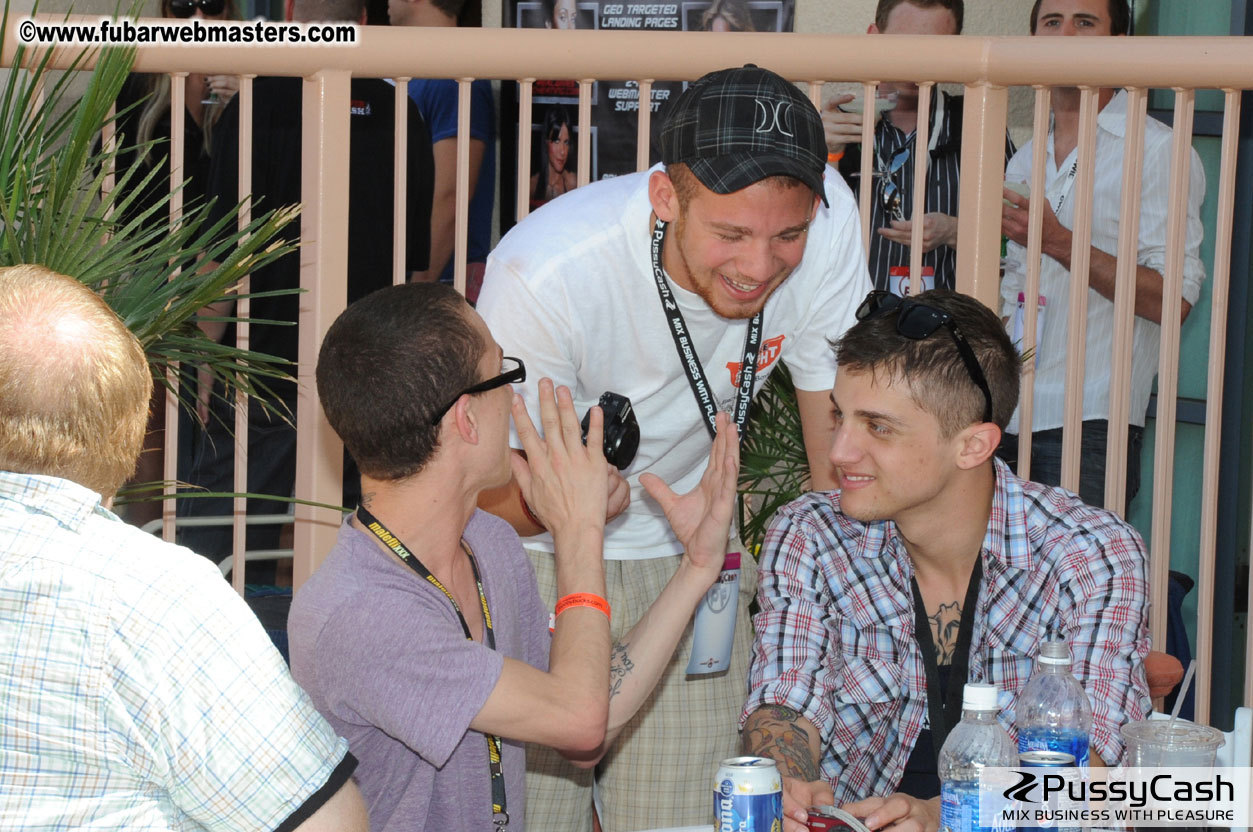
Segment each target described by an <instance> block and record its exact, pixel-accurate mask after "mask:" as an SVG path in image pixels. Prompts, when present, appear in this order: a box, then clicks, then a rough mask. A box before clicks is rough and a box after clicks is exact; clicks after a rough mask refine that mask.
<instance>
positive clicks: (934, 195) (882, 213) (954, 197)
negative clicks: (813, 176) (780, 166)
mask: <svg viewBox="0 0 1253 832" xmlns="http://www.w3.org/2000/svg"><path fill="white" fill-rule="evenodd" d="M963 101H964V98H963V96H960V95H951V94H949V93H947V92H943V91H941V92H940V93H939V94H938V95H934V96H932V98H931V130H930V138H929V140H928V142H927V144H928V147H929V148H930V151H931V157H930V159H929V160H928V162H927V190H926V209H925V211H924V212H923V213H933V212H939V213H942V214H948V215H949V216H953V217H955V216H957V206H958V200H959V197H960V192H959V188H958V180H959V178H960V170H961V130H962V106H963ZM914 136H915V134H914V133H912V132H911V133H909V134H906V133H905V132H904V131H902V130H900V129H898V128H897V127H896V126H895V125H893V124H892V122H891V121H890V120H889V119H888V118H887V115H886V114H884V115H883V116H882V117H881V118H880V119H879V121H878V123H876V124H875V151H876V159H875V160H873V161H872V162H871V166H870V169H871V170H872V171H883V170H885V169H889V168H890V166H891V164H892V160H893V158H894V157H895V158H898V159H899V158H900V157H899V156H898V155H897V154H898V152H899V153H904V152H905V151H902V148H906V147H907V148H908V159H907V160H906V161H905V163H904V164H902V165H900V167H899V168H898V169H897V170H896V172H895V173H893V174H891V175H890V176H887V175H879V176H873V177H872V178H873V180H874V185H873V187H874V191H873V192H872V193H871V196H870V248H869V251H867V262H868V263H869V266H870V278H871V280H873V281H874V287H875V288H876V289H879V290H881V291H896V290H897V288H898V287H895V286H893V285H892V284H893V283H894V282H896V281H892V280H891V279H890V271H891V269H892V268H893V267H902V268H905V269H908V267H909V246H904V245H901V244H900V243H895V242H892V241H891V240H889V239H887V238H886V237H883V236H882V235H880V234H877V233H875V231H876V229H879V228H884V227H886V226H889V225H891V221H892V219H893V217H892V216H891V215H890V214H889V213H888V211H887V209H886V208H885V207H884V204H883V189H884V187H885V185H886V184H887V182H888V181H889V179H890V181H891V182H892V183H893V184H894V185H895V186H896V188H897V189H899V191H900V206H901V215H902V216H903V217H904V218H905V219H910V218H912V217H913V215H914V164H915V161H916V160H915V158H914ZM1013 155H1014V145H1013V143H1012V142H1010V140H1009V136H1008V135H1007V136H1006V137H1005V159H1006V161H1008V160H1009V158H1010V157H1011V156H1013ZM839 169H840V174H841V175H842V176H843V177H844V178H845V180H847V181H848V183H849V185H850V187H852V189H853V192H854V193H855V194H858V195H859V196H860V190H859V189H860V180H861V175H860V171H861V150H860V145H856V144H851V145H849V146H848V148H847V149H846V151H845V154H844V158H843V159H842V160H841V161H840V165H839ZM922 265H923V268H924V269H925V268H926V267H928V266H929V267H931V268H932V269H934V270H935V286H936V288H943V289H952V288H954V285H955V281H956V275H957V249H955V248H950V247H949V246H939V247H937V248H934V249H932V250H931V251H928V252H926V253H924V254H923V255H922ZM898 294H899V292H898Z"/></svg>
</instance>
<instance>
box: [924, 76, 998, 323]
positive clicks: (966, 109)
mask: <svg viewBox="0 0 1253 832" xmlns="http://www.w3.org/2000/svg"><path fill="white" fill-rule="evenodd" d="M1008 115H1009V90H1007V89H1006V88H1005V87H997V86H992V85H990V84H969V85H967V86H966V96H965V104H964V105H963V108H962V125H963V126H962V155H961V171H962V179H961V197H960V201H959V202H958V208H957V210H958V217H957V290H958V291H959V292H965V293H966V294H968V295H973V296H974V297H976V298H978V299H979V301H980V302H981V303H983V304H985V305H987V306H988V307H990V308H991V309H993V310H995V311H997V312H998V313H999V311H1000V299H999V293H1000V255H1001V186H1002V183H1003V182H1004V181H1005V125H1006V122H1007V119H1008ZM915 213H917V212H915ZM911 280H912V276H911Z"/></svg>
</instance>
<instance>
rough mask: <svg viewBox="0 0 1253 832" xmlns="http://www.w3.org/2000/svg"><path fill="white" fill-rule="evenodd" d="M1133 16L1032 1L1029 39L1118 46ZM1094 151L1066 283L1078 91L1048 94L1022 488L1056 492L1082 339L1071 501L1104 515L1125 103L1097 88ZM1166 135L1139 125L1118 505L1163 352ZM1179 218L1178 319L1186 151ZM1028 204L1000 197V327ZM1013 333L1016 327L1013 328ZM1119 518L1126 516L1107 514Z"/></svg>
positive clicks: (1120, 0)
mask: <svg viewBox="0 0 1253 832" xmlns="http://www.w3.org/2000/svg"><path fill="white" fill-rule="evenodd" d="M1130 23H1131V17H1130V13H1129V10H1128V8H1127V3H1126V0H1037V2H1036V3H1035V6H1034V7H1033V8H1032V10H1031V33H1032V34H1033V35H1035V36H1037V37H1054V36H1058V37H1070V36H1094V37H1110V36H1121V35H1127V34H1128V33H1129V30H1130ZM1097 102H1098V103H1097V106H1098V107H1099V108H1100V112H1099V114H1098V115H1097V119H1096V121H1097V133H1096V144H1095V146H1094V148H1093V151H1092V152H1093V153H1095V155H1096V160H1095V179H1094V182H1093V191H1092V221H1091V235H1092V236H1091V246H1090V250H1089V265H1088V273H1087V275H1072V273H1071V269H1072V264H1071V248H1072V231H1071V228H1072V226H1073V225H1074V223H1075V211H1076V205H1077V204H1078V203H1079V202H1080V201H1081V199H1082V197H1081V195H1080V194H1079V193H1077V192H1075V178H1076V174H1077V171H1078V160H1079V154H1080V153H1084V152H1087V151H1086V150H1084V149H1081V148H1079V147H1078V143H1079V105H1080V90H1079V89H1078V88H1077V87H1059V88H1055V89H1054V90H1053V91H1052V104H1053V118H1052V126H1051V129H1050V130H1049V134H1048V148H1047V157H1046V161H1045V174H1044V193H1043V194H1039V195H1038V196H1039V197H1041V198H1043V199H1044V200H1045V202H1044V206H1043V210H1044V218H1043V223H1042V226H1041V232H1040V233H1041V250H1042V255H1043V256H1042V257H1041V261H1040V297H1039V298H1037V299H1036V303H1037V304H1039V308H1040V309H1042V310H1047V313H1048V314H1047V315H1044V316H1043V327H1042V329H1041V330H1039V334H1038V335H1037V337H1036V345H1035V346H1036V348H1035V358H1034V361H1035V373H1034V383H1035V399H1034V406H1033V409H1032V418H1031V425H1030V426H1029V427H1030V429H1031V431H1032V434H1031V478H1032V479H1033V480H1036V481H1038V482H1044V483H1050V484H1053V485H1056V484H1058V483H1060V482H1061V454H1062V423H1063V421H1064V411H1065V400H1066V365H1067V360H1068V355H1067V353H1068V351H1069V345H1070V344H1072V343H1077V342H1078V340H1079V339H1080V338H1083V339H1084V340H1085V341H1086V348H1085V352H1084V370H1083V387H1082V390H1081V391H1078V392H1079V394H1080V395H1082V397H1083V422H1082V425H1081V426H1080V430H1081V451H1080V455H1081V458H1082V460H1083V463H1082V466H1081V467H1080V470H1079V489H1078V490H1079V495H1080V496H1081V497H1083V499H1085V500H1087V501H1088V502H1089V503H1091V504H1093V505H1104V504H1105V465H1106V452H1107V444H1108V435H1109V412H1110V401H1109V400H1110V395H1111V392H1110V382H1111V376H1112V372H1113V370H1112V367H1111V361H1110V356H1111V355H1112V353H1113V339H1114V282H1115V277H1116V274H1117V269H1118V258H1117V255H1116V253H1117V251H1118V237H1119V234H1120V231H1121V227H1122V225H1123V218H1122V185H1123V175H1122V168H1123V156H1124V155H1125V152H1126V133H1127V93H1126V92H1125V91H1123V90H1114V89H1102V90H1099V91H1098V93H1097ZM1171 142H1172V136H1171V131H1170V128H1169V127H1166V126H1165V125H1163V124H1161V123H1160V122H1158V121H1157V120H1155V119H1153V118H1148V119H1147V120H1146V121H1145V124H1144V163H1143V179H1142V182H1141V186H1140V218H1139V225H1138V227H1137V233H1136V254H1135V278H1134V284H1135V317H1134V319H1133V321H1134V323H1133V325H1132V326H1133V333H1134V334H1133V342H1132V351H1131V380H1130V387H1131V409H1130V411H1129V412H1130V424H1129V425H1128V430H1127V469H1126V477H1127V480H1126V482H1127V491H1126V494H1127V497H1126V499H1127V505H1130V503H1131V500H1132V498H1133V497H1135V495H1136V493H1137V492H1138V491H1139V489H1140V452H1141V448H1142V444H1143V438H1144V423H1145V419H1146V418H1147V410H1148V405H1149V395H1150V393H1152V390H1153V378H1154V376H1155V375H1156V374H1157V364H1158V348H1159V345H1160V343H1161V332H1162V330H1161V319H1162V303H1163V293H1164V288H1165V273H1166V258H1167V243H1166V241H1167V238H1168V237H1169V235H1170V232H1171V231H1172V229H1170V228H1169V227H1168V221H1169V217H1168V210H1169V197H1170V177H1171V173H1172V171H1171V167H1172V165H1171ZM1032 155H1033V151H1032V144H1031V143H1030V142H1028V143H1027V144H1026V145H1024V146H1023V148H1022V150H1020V151H1019V152H1018V154H1017V155H1015V156H1014V158H1013V159H1012V160H1011V161H1010V163H1009V165H1008V167H1006V169H1005V179H1006V181H1007V182H1011V183H1012V182H1023V183H1026V182H1029V181H1030V179H1031V159H1032ZM1188 164H1189V174H1188V186H1187V195H1186V200H1187V203H1186V213H1185V217H1184V220H1183V222H1184V226H1185V227H1184V229H1183V244H1184V252H1183V255H1184V257H1183V301H1182V307H1181V311H1182V317H1183V318H1184V319H1186V318H1187V316H1188V313H1189V312H1190V311H1191V309H1192V305H1193V304H1195V303H1196V302H1197V300H1198V299H1199V298H1200V296H1201V284H1202V283H1203V282H1204V280H1205V264H1204V263H1203V262H1202V260H1201V240H1202V238H1203V237H1204V233H1205V232H1204V227H1203V226H1202V224H1201V204H1202V202H1204V199H1205V171H1204V169H1203V168H1202V166H1201V159H1200V157H1199V156H1198V155H1197V153H1196V151H1195V150H1193V151H1192V152H1191V153H1190V154H1189V163H1188ZM1036 197H1037V195H1036V194H1031V197H1030V198H1029V197H1027V196H1024V195H1023V194H1021V193H1016V192H1015V191H1013V190H1011V189H1009V188H1006V189H1005V200H1006V203H1007V204H1006V206H1005V207H1004V208H1003V209H1002V210H1003V214H1002V218H1001V227H1002V230H1003V231H1004V233H1005V235H1006V236H1007V237H1008V238H1009V243H1008V245H1007V247H1006V255H1005V277H1004V280H1002V281H1001V304H1002V313H1003V315H1004V316H1005V318H1006V320H1007V321H1011V322H1012V321H1013V320H1014V319H1015V317H1018V318H1021V316H1022V315H1023V314H1024V313H1023V305H1024V303H1025V298H1024V297H1023V294H1024V293H1025V290H1026V279H1027V248H1026V246H1027V212H1028V210H1029V209H1030V206H1031V199H1032V198H1036ZM1074 280H1085V281H1086V282H1087V284H1088V314H1087V320H1086V321H1085V323H1084V325H1083V330H1082V332H1081V333H1072V332H1069V331H1068V328H1069V327H1068V322H1067V321H1068V318H1069V304H1070V286H1071V283H1072V281H1074ZM1011 326H1013V328H1014V330H1015V331H1021V326H1020V325H1014V324H1012V323H1011ZM1022 427H1023V426H1022V425H1021V424H1020V422H1019V415H1018V414H1015V415H1014V418H1013V419H1012V420H1010V424H1009V426H1008V428H1007V429H1006V431H1007V432H1006V443H1005V447H1004V448H1003V449H1002V451H1001V453H1002V457H1003V458H1004V459H1005V460H1007V461H1008V462H1009V463H1010V464H1011V465H1012V466H1017V464H1018V436H1019V434H1020V432H1021V428H1022ZM1114 508H1117V509H1119V510H1122V509H1124V508H1125V506H1114Z"/></svg>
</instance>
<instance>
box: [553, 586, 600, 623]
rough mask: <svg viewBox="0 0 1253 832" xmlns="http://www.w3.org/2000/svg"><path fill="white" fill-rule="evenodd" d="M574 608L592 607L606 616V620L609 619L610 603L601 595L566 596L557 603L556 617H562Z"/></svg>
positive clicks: (583, 593)
mask: <svg viewBox="0 0 1253 832" xmlns="http://www.w3.org/2000/svg"><path fill="white" fill-rule="evenodd" d="M572 607H591V608H592V609H594V610H600V611H601V612H603V613H604V614H605V618H609V617H610V616H609V602H608V601H606V600H605V599H604V598H601V597H600V596H599V595H593V594H592V593H590V592H575V593H572V594H570V595H567V596H565V597H564V598H562V599H561V600H560V601H558V602H557V610H556V612H554V613H553V616H554V617H556V616H558V615H561V614H562V613H563V612H565V611H566V610H568V609H571V608H572Z"/></svg>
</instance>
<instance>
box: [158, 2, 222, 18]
mask: <svg viewBox="0 0 1253 832" xmlns="http://www.w3.org/2000/svg"><path fill="white" fill-rule="evenodd" d="M196 9H200V11H202V12H204V16H205V17H217V16H218V15H220V14H221V13H222V12H224V11H226V0H170V14H172V15H174V16H175V17H191V16H192V15H193V14H195V13H196Z"/></svg>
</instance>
